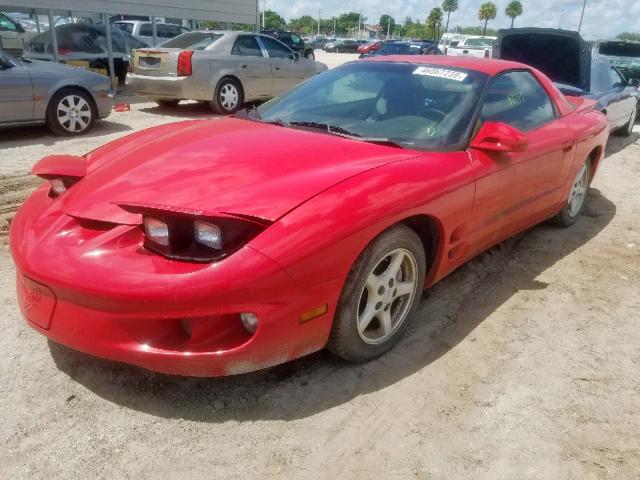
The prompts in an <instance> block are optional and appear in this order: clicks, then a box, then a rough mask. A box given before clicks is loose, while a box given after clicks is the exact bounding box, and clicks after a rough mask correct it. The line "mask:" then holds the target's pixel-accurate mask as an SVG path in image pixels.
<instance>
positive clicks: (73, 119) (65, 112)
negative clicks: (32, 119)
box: [46, 88, 98, 136]
mask: <svg viewBox="0 0 640 480" xmlns="http://www.w3.org/2000/svg"><path fill="white" fill-rule="evenodd" d="M97 117H98V112H97V109H96V107H95V105H94V103H93V98H91V96H90V95H89V94H88V93H86V92H85V91H83V90H80V89H78V88H65V89H63V90H60V91H59V92H57V93H56V94H55V95H53V97H52V98H51V101H50V102H49V106H48V108H47V116H46V121H47V126H48V127H49V129H50V130H51V131H52V132H53V133H55V134H57V135H65V136H74V135H82V134H83V133H87V132H88V131H89V130H91V128H92V127H93V124H94V123H95V121H96V118H97Z"/></svg>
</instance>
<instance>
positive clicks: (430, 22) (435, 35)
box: [427, 7, 444, 41]
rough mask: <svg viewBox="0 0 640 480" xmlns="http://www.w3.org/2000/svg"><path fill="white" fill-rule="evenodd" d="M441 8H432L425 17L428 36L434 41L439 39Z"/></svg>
mask: <svg viewBox="0 0 640 480" xmlns="http://www.w3.org/2000/svg"><path fill="white" fill-rule="evenodd" d="M443 16H444V15H443V14H442V9H441V8H439V7H436V8H432V9H431V11H430V12H429V16H428V17H427V29H428V31H429V36H430V38H432V39H433V40H435V41H438V40H439V39H440V30H441V29H442V18H443Z"/></svg>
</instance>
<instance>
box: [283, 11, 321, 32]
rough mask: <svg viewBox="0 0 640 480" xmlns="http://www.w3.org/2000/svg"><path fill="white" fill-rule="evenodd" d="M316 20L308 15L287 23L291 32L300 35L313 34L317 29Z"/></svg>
mask: <svg viewBox="0 0 640 480" xmlns="http://www.w3.org/2000/svg"><path fill="white" fill-rule="evenodd" d="M316 22H317V20H316V19H315V18H313V17H312V16H310V15H303V16H302V17H300V18H294V19H293V20H291V21H290V22H289V25H288V28H289V30H291V31H293V32H298V33H302V34H309V33H313V32H314V31H315V29H316V28H317V26H316V25H317V24H316Z"/></svg>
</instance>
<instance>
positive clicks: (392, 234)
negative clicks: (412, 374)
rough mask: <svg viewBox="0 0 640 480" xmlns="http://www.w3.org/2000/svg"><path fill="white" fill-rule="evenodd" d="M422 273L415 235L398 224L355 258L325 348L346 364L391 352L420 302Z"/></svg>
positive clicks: (422, 255)
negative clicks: (345, 361)
mask: <svg viewBox="0 0 640 480" xmlns="http://www.w3.org/2000/svg"><path fill="white" fill-rule="evenodd" d="M425 270H426V260H425V252H424V247H423V246H422V242H421V241H420V238H419V237H418V235H417V234H416V233H415V232H414V231H413V230H412V229H411V228H409V227H407V226H406V225H398V226H396V227H393V228H391V229H389V230H387V231H386V232H383V233H382V234H381V235H380V236H378V237H377V238H376V239H375V240H374V241H373V242H372V243H371V244H370V245H369V246H368V247H367V248H366V249H365V250H364V251H363V252H362V253H361V254H360V256H359V257H358V259H357V260H356V262H355V263H354V264H353V266H352V267H351V271H350V272H349V275H348V277H347V280H346V281H345V284H344V287H343V289H342V293H341V295H340V300H339V302H338V308H337V310H336V315H335V318H334V321H333V326H332V328H331V335H330V337H329V342H328V344H327V348H328V349H329V350H330V351H331V352H333V353H334V354H336V355H338V356H339V357H342V358H343V359H345V360H347V361H350V362H366V361H369V360H372V359H374V358H376V357H379V356H380V355H382V354H383V353H385V352H387V351H388V350H389V349H391V348H392V347H393V346H394V345H395V344H396V343H397V342H398V341H399V340H400V339H401V338H402V337H403V335H404V334H405V333H406V332H407V330H408V328H409V326H410V323H411V321H412V320H413V317H414V316H415V312H416V309H417V308H418V305H419V303H420V298H421V295H420V293H421V292H422V289H423V287H424V278H425Z"/></svg>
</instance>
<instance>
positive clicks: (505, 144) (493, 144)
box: [471, 122, 529, 153]
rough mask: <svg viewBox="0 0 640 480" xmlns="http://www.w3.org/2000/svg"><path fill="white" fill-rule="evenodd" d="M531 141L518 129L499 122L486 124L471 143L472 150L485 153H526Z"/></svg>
mask: <svg viewBox="0 0 640 480" xmlns="http://www.w3.org/2000/svg"><path fill="white" fill-rule="evenodd" d="M528 146H529V139H528V138H527V136H526V135H525V134H524V133H522V132H521V131H520V130H518V129H517V128H514V127H512V126H511V125H507V124H506V123H499V122H485V123H484V124H483V125H482V127H481V128H480V131H479V132H478V134H477V135H476V136H475V138H474V139H473V141H472V142H471V148H475V149H476V150H483V151H485V152H498V153H508V152H524V151H525V150H526V149H527V147H528Z"/></svg>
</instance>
